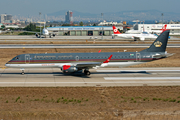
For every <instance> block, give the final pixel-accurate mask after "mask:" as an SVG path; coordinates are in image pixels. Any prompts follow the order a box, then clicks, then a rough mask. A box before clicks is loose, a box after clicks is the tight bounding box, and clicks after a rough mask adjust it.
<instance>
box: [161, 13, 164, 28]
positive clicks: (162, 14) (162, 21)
mask: <svg viewBox="0 0 180 120" xmlns="http://www.w3.org/2000/svg"><path fill="white" fill-rule="evenodd" d="M161 15H162V27H163V21H164V20H163V16H164V14H163V13H162V14H161Z"/></svg>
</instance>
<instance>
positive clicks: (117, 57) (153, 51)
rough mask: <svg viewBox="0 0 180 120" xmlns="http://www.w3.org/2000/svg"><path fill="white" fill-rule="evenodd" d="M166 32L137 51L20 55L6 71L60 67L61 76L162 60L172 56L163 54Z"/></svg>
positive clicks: (86, 73)
mask: <svg viewBox="0 0 180 120" xmlns="http://www.w3.org/2000/svg"><path fill="white" fill-rule="evenodd" d="M168 36H169V30H167V31H164V32H163V33H162V34H161V35H160V36H159V37H158V38H157V39H156V40H155V41H154V42H153V43H152V45H151V46H150V47H149V48H147V49H145V50H143V51H140V52H101V51H99V52H97V53H48V54H47V53H44V54H21V55H18V56H16V57H14V58H13V59H11V60H10V61H9V62H7V63H6V64H5V66H6V67H10V68H22V69H21V70H22V74H24V68H60V69H61V70H62V72H63V73H74V72H77V71H83V70H84V74H85V75H90V71H89V69H92V68H95V69H97V68H99V67H106V66H116V67H117V66H119V67H125V66H131V65H137V64H142V63H145V62H150V61H153V60H159V59H163V58H166V57H168V56H170V55H172V54H168V53H167V52H165V50H166V46H167V41H168Z"/></svg>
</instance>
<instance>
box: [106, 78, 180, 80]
mask: <svg viewBox="0 0 180 120" xmlns="http://www.w3.org/2000/svg"><path fill="white" fill-rule="evenodd" d="M104 79H105V80H167V79H168V80H180V77H104Z"/></svg>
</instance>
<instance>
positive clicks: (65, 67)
mask: <svg viewBox="0 0 180 120" xmlns="http://www.w3.org/2000/svg"><path fill="white" fill-rule="evenodd" d="M61 70H62V71H63V73H73V72H76V71H78V69H77V68H76V67H74V66H70V65H63V67H62V69H61Z"/></svg>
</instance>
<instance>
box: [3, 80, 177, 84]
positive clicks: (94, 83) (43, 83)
mask: <svg viewBox="0 0 180 120" xmlns="http://www.w3.org/2000/svg"><path fill="white" fill-rule="evenodd" d="M106 83H107V84H109V83H113V84H116V83H128V84H129V83H130V84H131V83H180V81H127V82H126V81H121V82H119V81H118V82H115V81H114V82H0V84H106Z"/></svg>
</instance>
